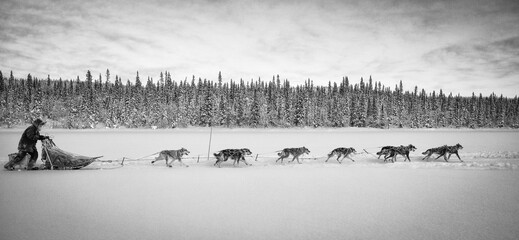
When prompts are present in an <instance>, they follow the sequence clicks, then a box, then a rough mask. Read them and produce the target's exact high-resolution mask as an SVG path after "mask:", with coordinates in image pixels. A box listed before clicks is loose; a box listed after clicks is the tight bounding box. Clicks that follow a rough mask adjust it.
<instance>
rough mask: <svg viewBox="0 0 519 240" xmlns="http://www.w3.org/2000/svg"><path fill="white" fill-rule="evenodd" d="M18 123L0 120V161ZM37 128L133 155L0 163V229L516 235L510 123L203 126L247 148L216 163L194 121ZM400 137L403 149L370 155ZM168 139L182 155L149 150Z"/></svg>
mask: <svg viewBox="0 0 519 240" xmlns="http://www.w3.org/2000/svg"><path fill="white" fill-rule="evenodd" d="M21 132H23V129H14V130H13V129H8V130H6V129H3V130H0V162H1V163H2V164H4V163H5V162H6V161H7V154H9V153H12V152H15V151H16V146H17V143H18V139H19V135H20V134H21ZM43 133H44V134H48V135H51V136H53V138H54V140H55V142H56V144H57V145H58V146H59V147H60V148H62V149H64V150H66V151H70V152H74V153H78V154H82V155H87V156H100V155H103V156H104V157H103V158H102V159H103V160H118V161H120V160H121V159H122V158H123V157H128V158H131V159H133V161H132V160H131V159H130V160H126V161H125V166H124V167H117V166H118V164H117V163H115V162H113V163H93V164H92V165H90V166H89V167H87V168H85V170H76V171H32V172H29V171H13V172H9V171H0V190H1V194H0V239H58V240H59V239H518V238H519V228H518V227H517V226H519V187H518V186H519V185H518V184H519V171H517V170H518V169H519V167H518V166H519V147H518V146H519V131H515V130H469V129H463V130H455V129H439V130H438V129H436V130H413V129H398V130H393V129H390V130H375V129H356V128H349V129H214V130H213V137H212V145H211V153H213V152H216V151H217V150H220V149H223V148H244V147H247V148H249V149H251V151H252V152H253V155H252V156H251V157H248V158H247V161H248V162H249V163H252V164H253V165H252V166H245V165H243V164H240V166H239V167H233V166H232V162H229V161H228V162H225V163H223V164H222V168H216V167H213V163H214V159H213V158H210V160H209V161H208V160H207V150H208V149H207V147H208V142H209V129H205V128H189V129H175V130H121V129H119V130H113V129H107V130H56V129H44V131H43ZM410 143H412V144H413V145H415V146H416V147H417V148H418V150H417V151H416V152H413V153H412V154H411V160H412V162H403V158H402V157H399V158H398V161H397V162H396V163H383V162H382V160H379V159H376V158H375V157H374V156H373V155H371V154H374V153H375V152H377V150H378V149H379V147H380V146H384V145H407V144H410ZM456 143H460V144H461V145H463V147H464V148H463V149H462V150H460V156H461V158H462V160H464V162H459V161H458V160H457V158H456V156H452V158H451V160H450V162H448V163H446V162H444V161H443V160H433V159H431V160H429V161H422V160H421V158H422V157H423V155H422V154H421V152H423V151H425V150H426V149H427V148H431V147H437V146H441V145H444V144H448V145H454V144H456ZM300 146H306V147H307V148H309V149H310V151H311V153H310V154H309V156H307V157H309V158H306V159H303V164H297V163H295V162H294V163H287V162H285V163H284V164H279V163H277V164H276V163H275V160H276V158H277V156H276V151H277V150H281V149H282V148H285V147H300ZM180 147H185V148H187V149H188V150H189V151H191V154H190V155H189V156H188V157H189V158H187V159H186V160H185V161H184V162H185V163H186V164H188V165H190V167H188V168H186V167H181V166H180V165H179V164H178V162H177V163H175V164H174V166H173V168H167V167H166V166H165V164H164V162H157V163H155V164H154V165H152V164H151V163H150V161H151V159H152V158H153V157H147V155H151V154H152V153H155V152H158V151H160V150H163V149H179V148H180ZM336 147H354V148H356V149H357V152H358V154H356V155H353V156H352V158H354V159H355V160H356V162H351V161H350V160H348V159H345V160H344V162H343V164H338V163H337V162H336V161H335V160H334V159H330V161H329V162H328V163H324V160H325V159H326V157H325V156H326V154H327V153H329V152H330V151H331V150H333V149H334V148H336ZM39 149H40V148H39ZM362 149H366V150H367V151H368V152H369V153H371V154H367V153H365V152H364V151H363V150H362ZM40 152H41V150H40ZM256 154H259V156H258V161H254V158H255V157H256ZM198 156H200V159H199V162H198V163H197V160H198ZM141 157H145V158H144V159H143V160H141V161H135V160H136V159H138V158H141ZM323 157H324V158H323ZM312 158H316V159H312Z"/></svg>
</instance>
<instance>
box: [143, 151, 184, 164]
mask: <svg viewBox="0 0 519 240" xmlns="http://www.w3.org/2000/svg"><path fill="white" fill-rule="evenodd" d="M188 154H189V151H188V150H187V149H185V148H181V149H179V150H162V151H160V153H159V156H157V157H156V158H155V160H153V161H151V163H155V162H156V161H160V160H166V166H168V167H172V166H171V164H173V162H174V161H175V160H178V161H179V162H180V164H181V165H183V166H186V167H189V166H188V165H186V164H184V163H183V162H182V156H184V155H188ZM169 158H171V162H170V163H168V160H169Z"/></svg>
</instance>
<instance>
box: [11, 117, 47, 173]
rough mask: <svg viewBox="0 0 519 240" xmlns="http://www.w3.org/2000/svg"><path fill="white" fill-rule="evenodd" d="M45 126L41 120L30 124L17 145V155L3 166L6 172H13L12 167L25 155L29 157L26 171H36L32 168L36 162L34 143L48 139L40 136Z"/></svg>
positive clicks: (35, 168) (36, 151)
mask: <svg viewBox="0 0 519 240" xmlns="http://www.w3.org/2000/svg"><path fill="white" fill-rule="evenodd" d="M43 125H45V122H44V121H42V120H41V119H39V118H38V119H36V120H34V121H33V122H32V125H31V126H29V127H28V128H27V129H25V131H24V132H23V134H22V137H21V138H20V142H19V143H18V154H16V157H14V159H13V160H12V161H9V162H8V163H6V164H5V165H4V168H5V169H7V170H14V166H15V165H17V164H18V163H19V162H21V161H22V160H23V159H24V158H25V155H27V154H29V155H31V159H30V160H29V163H27V170H38V169H39V168H38V167H35V166H34V163H36V160H38V150H37V149H36V142H37V141H38V140H44V139H48V138H49V137H48V136H43V135H40V130H41V127H42V126H43Z"/></svg>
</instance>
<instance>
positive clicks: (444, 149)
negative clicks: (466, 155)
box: [422, 143, 463, 162]
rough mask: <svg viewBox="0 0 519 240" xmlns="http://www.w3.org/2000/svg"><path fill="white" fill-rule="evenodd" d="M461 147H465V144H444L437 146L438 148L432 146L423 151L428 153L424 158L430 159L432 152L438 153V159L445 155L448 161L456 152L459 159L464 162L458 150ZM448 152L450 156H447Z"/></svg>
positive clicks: (444, 157)
mask: <svg viewBox="0 0 519 240" xmlns="http://www.w3.org/2000/svg"><path fill="white" fill-rule="evenodd" d="M460 149H463V146H461V144H459V143H458V144H456V145H454V146H447V145H443V146H441V147H437V148H430V149H427V151H425V152H423V153H422V154H424V155H426V156H425V157H424V158H423V159H422V160H425V159H429V157H430V156H431V155H432V154H438V157H436V159H438V158H440V157H442V156H443V159H444V160H445V161H446V162H448V160H449V159H450V158H451V155H452V154H456V156H457V157H458V159H459V160H460V161H461V162H463V160H461V158H460V155H459V154H458V150H460ZM447 153H448V154H449V156H447Z"/></svg>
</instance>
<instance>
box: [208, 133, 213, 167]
mask: <svg viewBox="0 0 519 240" xmlns="http://www.w3.org/2000/svg"><path fill="white" fill-rule="evenodd" d="M212 138H213V127H211V133H210V134H209V148H208V149H207V161H209V154H210V153H211V139H212Z"/></svg>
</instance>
